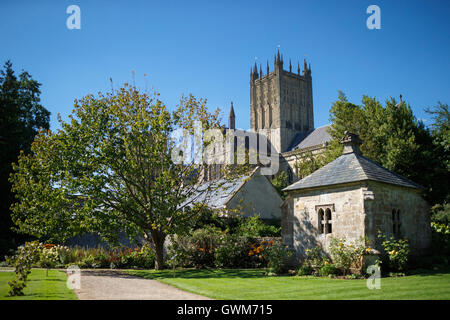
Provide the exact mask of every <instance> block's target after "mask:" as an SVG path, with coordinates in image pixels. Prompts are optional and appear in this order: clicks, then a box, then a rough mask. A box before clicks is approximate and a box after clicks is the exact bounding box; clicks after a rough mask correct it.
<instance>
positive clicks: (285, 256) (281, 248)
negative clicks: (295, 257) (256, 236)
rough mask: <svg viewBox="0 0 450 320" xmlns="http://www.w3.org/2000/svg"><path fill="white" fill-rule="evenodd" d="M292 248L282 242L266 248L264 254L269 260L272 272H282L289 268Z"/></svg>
mask: <svg viewBox="0 0 450 320" xmlns="http://www.w3.org/2000/svg"><path fill="white" fill-rule="evenodd" d="M292 254H293V252H292V250H290V249H289V248H288V247H287V246H285V245H283V244H282V243H280V242H277V243H274V244H273V245H272V246H268V247H267V248H266V249H265V250H264V255H265V258H266V260H267V267H268V268H269V270H270V272H272V273H276V274H281V273H284V272H286V271H287V270H288V267H289V259H290V258H291V257H292Z"/></svg>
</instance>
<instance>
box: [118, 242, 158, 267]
mask: <svg viewBox="0 0 450 320" xmlns="http://www.w3.org/2000/svg"><path fill="white" fill-rule="evenodd" d="M121 262H122V267H129V268H133V269H139V268H142V269H151V268H154V267H155V253H154V252H153V250H152V248H151V247H150V246H149V245H148V244H145V245H143V246H142V247H141V248H140V249H139V248H135V249H134V250H131V251H129V252H128V253H126V254H124V255H123V256H122V259H121Z"/></svg>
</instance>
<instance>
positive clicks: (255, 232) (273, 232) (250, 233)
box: [235, 215, 281, 238]
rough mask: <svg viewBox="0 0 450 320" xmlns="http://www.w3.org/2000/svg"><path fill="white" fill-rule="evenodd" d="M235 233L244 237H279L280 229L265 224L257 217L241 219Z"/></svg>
mask: <svg viewBox="0 0 450 320" xmlns="http://www.w3.org/2000/svg"><path fill="white" fill-rule="evenodd" d="M235 233H236V234H238V235H241V236H246V237H253V238H256V237H279V236H280V235H281V228H280V227H276V226H274V225H269V224H267V223H265V222H264V221H263V220H261V218H260V217H259V216H258V215H255V216H252V217H248V218H241V220H240V223H239V225H238V227H237V228H236V230H235Z"/></svg>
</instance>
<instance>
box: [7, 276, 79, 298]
mask: <svg viewBox="0 0 450 320" xmlns="http://www.w3.org/2000/svg"><path fill="white" fill-rule="evenodd" d="M14 276H15V274H14V272H3V271H2V272H0V300H76V299H77V296H76V295H75V293H74V292H73V290H71V289H69V288H67V287H66V280H67V276H66V274H65V273H64V272H63V271H59V270H49V272H48V277H47V276H46V272H45V270H40V269H33V270H32V271H31V274H30V275H29V277H28V282H27V286H26V288H25V289H24V293H25V295H24V296H20V297H9V296H8V289H9V286H8V281H10V280H12V279H14Z"/></svg>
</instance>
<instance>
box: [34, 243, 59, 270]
mask: <svg viewBox="0 0 450 320" xmlns="http://www.w3.org/2000/svg"><path fill="white" fill-rule="evenodd" d="M59 261H60V260H59V253H58V248H57V247H56V245H54V244H45V245H43V246H41V250H40V254H39V261H38V265H39V266H40V267H42V268H45V269H46V276H48V269H50V268H54V267H55V266H56V265H57V264H58V263H59Z"/></svg>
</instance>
